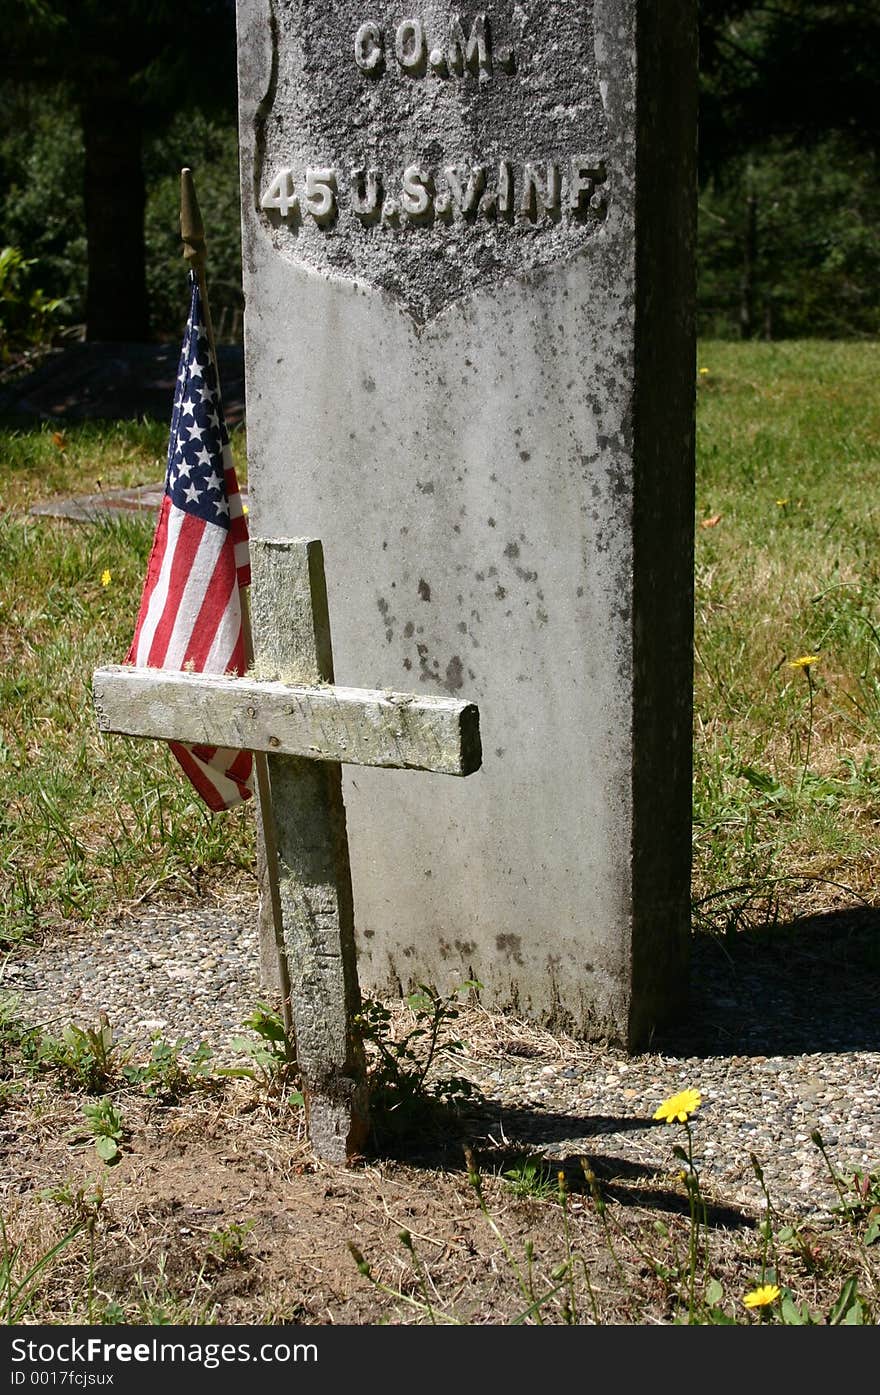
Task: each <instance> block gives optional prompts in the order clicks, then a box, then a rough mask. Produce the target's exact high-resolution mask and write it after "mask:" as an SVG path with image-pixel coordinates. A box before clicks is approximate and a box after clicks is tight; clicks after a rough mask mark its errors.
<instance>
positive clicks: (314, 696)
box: [93, 538, 482, 1163]
mask: <svg viewBox="0 0 880 1395" xmlns="http://www.w3.org/2000/svg"><path fill="white" fill-rule="evenodd" d="M250 547H251V573H252V585H251V615H252V621H253V633H254V666H253V669H252V671H251V672H250V673H249V674H247V675H246V676H245V677H243V678H235V677H231V676H226V675H216V674H204V673H186V672H184V673H174V672H169V671H166V670H164V669H149V668H133V667H130V666H128V665H124V666H122V665H120V666H113V667H107V668H99V669H96V670H95V673H94V677H93V691H94V697H95V710H96V712H97V717H98V725H99V727H100V729H101V730H102V731H107V732H119V733H121V734H123V735H126V736H145V737H154V738H159V739H160V740H165V741H169V740H175V741H186V742H191V743H193V744H205V745H210V746H226V747H230V748H232V749H240V750H251V751H257V752H259V751H264V752H267V753H268V762H267V763H268V767H269V783H270V804H271V814H272V819H271V823H272V824H273V825H274V832H275V839H276V843H277V859H276V858H275V857H274V856H273V853H274V852H275V851H276V850H273V849H270V848H268V847H267V858H268V860H269V862H270V873H271V872H274V874H275V876H276V877H277V883H276V885H277V890H278V897H279V901H280V907H281V918H282V926H283V938H284V948H285V951H286V956H287V963H288V967H289V974H290V990H291V1009H292V1018H293V1028H294V1035H295V1039H296V1052H297V1064H298V1068H299V1072H300V1076H301V1079H302V1084H303V1095H304V1097H305V1101H306V1119H307V1127H308V1136H309V1141H310V1143H311V1146H312V1148H313V1150H314V1152H315V1153H316V1154H317V1155H318V1156H319V1157H321V1158H325V1159H327V1160H328V1161H330V1162H343V1163H344V1162H347V1161H350V1160H351V1158H352V1157H354V1156H355V1155H357V1154H358V1153H359V1152H361V1151H362V1150H363V1147H364V1145H365V1142H366V1136H367V1130H368V1124H369V1101H368V1099H367V1087H366V1072H365V1063H364V1053H363V1046H362V1043H361V1040H360V1037H359V1034H358V1032H357V1030H356V1026H355V1022H354V1018H355V1015H356V1013H357V1012H358V1011H359V1009H360V990H359V988H358V980H357V963H356V953H355V939H354V911H353V901H352V890H351V871H350V867H349V859H348V839H347V836H346V829H345V810H344V807H343V803H342V773H341V768H340V763H341V762H345V763H349V764H353V765H376V766H388V767H390V768H392V769H408V770H433V771H437V772H441V773H444V774H447V775H470V774H473V772H474V771H475V770H478V769H479V768H480V762H481V758H482V757H481V749H480V732H479V714H478V711H477V708H476V707H475V706H474V705H473V703H468V702H460V701H456V700H455V699H453V698H440V697H419V696H415V695H413V694H401V693H390V692H381V691H374V690H371V689H364V688H343V687H337V686H334V684H333V657H332V650H331V645H330V621H329V616H328V611H327V589H326V584H325V580H324V563H323V554H322V548H321V544H320V542H318V541H317V540H309V539H302V538H283V539H259V538H252V539H251V544H250ZM276 860H277V867H276V868H272V867H271V863H272V862H274V861H276Z"/></svg>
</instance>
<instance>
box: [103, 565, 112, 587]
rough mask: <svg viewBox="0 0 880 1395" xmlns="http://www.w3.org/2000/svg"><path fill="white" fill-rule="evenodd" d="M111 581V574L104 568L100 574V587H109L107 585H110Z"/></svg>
mask: <svg viewBox="0 0 880 1395" xmlns="http://www.w3.org/2000/svg"><path fill="white" fill-rule="evenodd" d="M112 580H113V573H112V572H111V571H110V569H109V568H108V567H105V568H104V570H103V571H102V573H101V585H102V586H109V585H110V582H111V581H112Z"/></svg>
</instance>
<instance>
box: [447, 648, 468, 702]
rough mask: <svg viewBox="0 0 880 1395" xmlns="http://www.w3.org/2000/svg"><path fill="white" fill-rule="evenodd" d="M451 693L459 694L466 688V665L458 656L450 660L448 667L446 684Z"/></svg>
mask: <svg viewBox="0 0 880 1395" xmlns="http://www.w3.org/2000/svg"><path fill="white" fill-rule="evenodd" d="M445 686H446V687H447V688H448V689H449V691H450V692H451V693H453V692H457V691H458V689H459V688H462V687H463V686H464V665H463V664H462V662H461V659H460V658H459V657H458V655H457V654H454V655H453V657H452V658H451V659H450V660H449V663H448V664H447V665H446V684H445Z"/></svg>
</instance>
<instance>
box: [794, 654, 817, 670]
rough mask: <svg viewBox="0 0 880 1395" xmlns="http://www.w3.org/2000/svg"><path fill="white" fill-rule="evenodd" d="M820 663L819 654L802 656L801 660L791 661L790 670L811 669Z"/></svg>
mask: <svg viewBox="0 0 880 1395" xmlns="http://www.w3.org/2000/svg"><path fill="white" fill-rule="evenodd" d="M818 662H819V655H818V654H801V656H800V658H799V659H790V660H789V663H788V666H789V668H810V667H811V666H812V665H813V664H817V663H818Z"/></svg>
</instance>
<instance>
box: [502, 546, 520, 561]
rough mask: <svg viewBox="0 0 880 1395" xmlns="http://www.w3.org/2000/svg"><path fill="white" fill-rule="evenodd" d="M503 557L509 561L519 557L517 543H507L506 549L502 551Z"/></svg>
mask: <svg viewBox="0 0 880 1395" xmlns="http://www.w3.org/2000/svg"><path fill="white" fill-rule="evenodd" d="M504 555H505V557H510V558H511V559H512V558H514V557H518V556H519V544H518V543H515V542H509V543H508V544H507V546H506V548H505V549H504Z"/></svg>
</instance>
